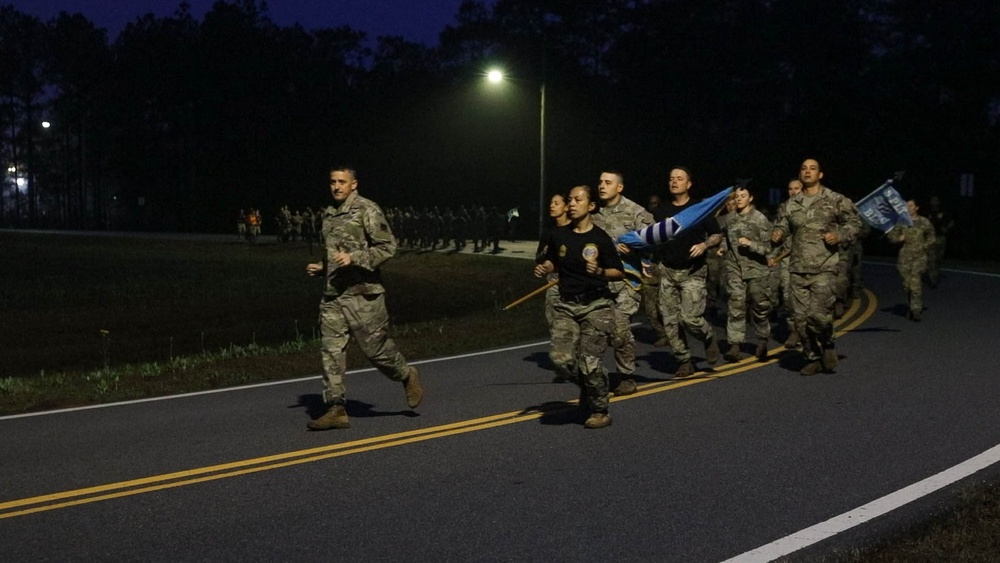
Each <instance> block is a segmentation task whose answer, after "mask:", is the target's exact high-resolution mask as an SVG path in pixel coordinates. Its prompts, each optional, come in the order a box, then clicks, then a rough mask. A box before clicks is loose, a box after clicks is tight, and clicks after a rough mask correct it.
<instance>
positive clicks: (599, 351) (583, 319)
mask: <svg viewBox="0 0 1000 563" xmlns="http://www.w3.org/2000/svg"><path fill="white" fill-rule="evenodd" d="M553 312H554V313H555V315H554V318H553V322H552V347H551V348H550V349H549V358H550V359H551V360H552V363H553V364H555V366H556V371H557V372H559V374H560V375H562V376H563V377H566V378H567V379H569V380H570V381H575V382H577V384H578V385H580V387H581V388H582V389H583V390H584V394H585V396H586V399H587V407H588V408H589V409H590V411H591V412H601V411H606V410H608V404H609V402H610V391H609V389H608V386H609V384H608V372H607V371H606V370H605V369H604V353H605V352H606V351H607V349H608V345H609V344H610V343H611V340H612V334H613V333H614V330H615V307H614V304H613V303H612V301H611V300H610V299H598V300H596V301H592V302H590V303H587V304H578V303H567V302H565V301H562V300H559V301H556V303H555V304H554V306H553Z"/></svg>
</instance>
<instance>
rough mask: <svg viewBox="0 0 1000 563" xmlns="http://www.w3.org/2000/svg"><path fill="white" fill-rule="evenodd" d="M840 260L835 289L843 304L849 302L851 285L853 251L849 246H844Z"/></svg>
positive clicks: (839, 300)
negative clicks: (848, 295) (848, 292)
mask: <svg viewBox="0 0 1000 563" xmlns="http://www.w3.org/2000/svg"><path fill="white" fill-rule="evenodd" d="M839 253H840V257H839V258H840V260H839V261H838V262H837V283H836V285H835V286H834V289H835V291H836V293H837V301H838V302H839V303H841V304H845V305H846V303H847V291H848V290H849V289H850V287H851V251H850V249H849V248H842V249H841V250H840V251H839Z"/></svg>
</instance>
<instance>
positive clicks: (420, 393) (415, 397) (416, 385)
mask: <svg viewBox="0 0 1000 563" xmlns="http://www.w3.org/2000/svg"><path fill="white" fill-rule="evenodd" d="M406 371H407V372H408V375H407V376H406V379H404V380H403V390H404V391H405V392H406V406H408V407H410V408H411V409H415V408H417V407H419V406H420V402H421V401H423V400H424V388H423V386H421V385H420V370H418V369H417V368H415V367H413V366H409V367H408V368H406Z"/></svg>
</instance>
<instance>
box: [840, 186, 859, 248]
mask: <svg viewBox="0 0 1000 563" xmlns="http://www.w3.org/2000/svg"><path fill="white" fill-rule="evenodd" d="M837 223H838V227H837V229H836V231H837V236H838V237H839V238H840V242H841V243H843V244H847V243H851V242H854V239H856V238H858V234H859V233H860V232H861V215H860V214H859V213H858V208H857V207H855V206H854V202H852V201H851V200H850V199H848V198H847V197H845V196H843V195H841V196H840V198H839V199H838V201H837Z"/></svg>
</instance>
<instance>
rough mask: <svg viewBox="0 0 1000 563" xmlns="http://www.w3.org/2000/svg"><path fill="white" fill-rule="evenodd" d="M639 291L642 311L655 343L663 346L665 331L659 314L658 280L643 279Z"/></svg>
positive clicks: (665, 341) (665, 339)
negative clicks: (654, 335) (654, 337)
mask: <svg viewBox="0 0 1000 563" xmlns="http://www.w3.org/2000/svg"><path fill="white" fill-rule="evenodd" d="M639 293H640V296H641V299H642V312H643V314H644V315H646V320H647V321H649V326H651V327H652V328H653V332H654V333H655V334H656V339H657V340H656V345H657V346H665V345H666V344H667V331H666V329H664V328H663V317H661V316H660V280H659V279H655V278H654V279H652V280H649V279H644V280H643V283H642V289H640V290H639Z"/></svg>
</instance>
